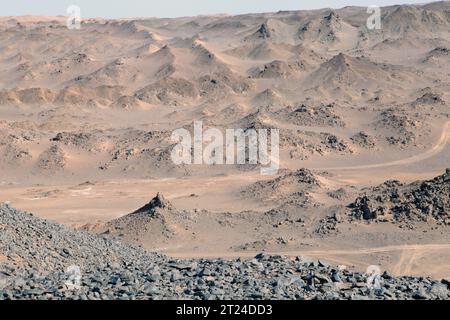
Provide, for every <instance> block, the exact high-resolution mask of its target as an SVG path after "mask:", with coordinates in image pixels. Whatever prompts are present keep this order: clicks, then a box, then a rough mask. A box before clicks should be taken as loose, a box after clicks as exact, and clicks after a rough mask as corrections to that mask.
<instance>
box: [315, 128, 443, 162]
mask: <svg viewBox="0 0 450 320" xmlns="http://www.w3.org/2000/svg"><path fill="white" fill-rule="evenodd" d="M449 137H450V121H447V122H446V123H445V124H444V128H443V130H442V133H441V136H440V137H439V140H438V141H437V142H436V143H435V145H434V146H433V147H432V148H431V149H428V150H427V151H425V152H423V153H420V154H417V155H414V156H412V157H408V158H405V159H400V160H395V161H389V162H382V163H374V164H364V165H358V166H345V167H328V168H314V169H315V170H362V169H373V168H382V167H390V166H400V165H407V164H411V163H416V162H419V161H422V160H425V159H428V158H431V157H432V156H435V155H436V154H438V153H440V152H442V150H444V148H445V146H446V144H447V141H448V140H449Z"/></svg>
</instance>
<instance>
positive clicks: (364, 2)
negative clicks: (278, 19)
mask: <svg viewBox="0 0 450 320" xmlns="http://www.w3.org/2000/svg"><path fill="white" fill-rule="evenodd" d="M425 2H430V1H427V0H419V1H416V0H334V1H332V0H158V1H156V0H0V16H17V15H66V8H67V7H68V6H69V5H72V4H75V5H78V6H79V7H80V8H81V13H82V16H83V17H105V18H117V17H177V16H193V15H199V14H213V13H231V14H236V13H249V12H269V11H278V10H306V9H317V8H324V7H332V8H340V7H344V6H348V5H358V6H369V5H380V6H383V5H390V4H400V3H425Z"/></svg>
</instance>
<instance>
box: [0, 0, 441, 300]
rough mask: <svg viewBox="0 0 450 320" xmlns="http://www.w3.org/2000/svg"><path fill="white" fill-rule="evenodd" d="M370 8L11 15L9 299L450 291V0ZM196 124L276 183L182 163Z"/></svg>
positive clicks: (1, 45)
mask: <svg viewBox="0 0 450 320" xmlns="http://www.w3.org/2000/svg"><path fill="white" fill-rule="evenodd" d="M369 16H370V14H368V13H367V8H363V7H345V8H341V9H320V10H312V11H279V12H274V13H263V14H244V15H235V16H232V15H210V16H208V15H207V16H197V17H182V18H171V19H169V18H140V19H101V18H96V19H84V20H83V21H82V24H81V28H80V29H69V28H67V26H66V18H65V17H32V16H24V17H0V72H1V75H2V76H1V77H0V133H1V134H0V201H1V202H4V203H3V204H2V205H1V206H0V299H28V298H38V299H53V298H55V299H148V298H153V299H165V298H189V299H193V298H194V299H210V298H219V299H220V298H237V299H240V298H252V299H275V298H278V299H366V298H369V299H448V298H449V297H450V292H449V288H450V283H449V281H450V280H449V279H450V233H449V230H450V229H449V227H450V161H449V159H450V138H449V137H450V2H447V1H441V2H433V3H428V4H423V5H396V6H389V7H382V8H381V26H380V28H379V29H369V28H368V27H367V24H366V22H367V19H368V18H369ZM194 121H202V123H203V127H204V129H207V128H217V129H219V130H223V131H225V130H226V129H242V130H244V132H246V131H247V130H249V129H278V130H279V134H280V137H279V138H280V139H279V140H280V141H279V142H280V144H279V148H280V157H279V166H280V168H279V170H278V172H277V173H276V174H275V175H261V173H260V170H259V168H260V167H261V166H260V165H259V164H256V165H255V164H224V165H220V164H216V165H206V164H193V165H189V164H175V163H174V162H173V161H172V159H171V152H172V149H173V147H174V145H175V144H176V142H174V141H173V140H172V139H171V135H172V132H173V131H174V130H176V129H179V128H185V129H187V130H189V131H190V132H192V130H193V124H194ZM25 211H26V212H25ZM27 212H32V213H33V214H30V213H27ZM73 265H75V266H77V267H79V268H80V269H81V272H82V275H83V278H82V284H81V288H78V289H77V290H73V288H72V289H70V288H67V285H64V283H65V281H66V280H67V278H68V277H69V274H68V273H67V268H68V267H70V266H73ZM369 266H378V267H379V268H380V270H381V274H380V277H379V281H381V287H379V288H377V289H376V290H374V289H370V288H368V287H367V286H366V285H365V284H366V280H367V278H368V274H367V268H368V267H369Z"/></svg>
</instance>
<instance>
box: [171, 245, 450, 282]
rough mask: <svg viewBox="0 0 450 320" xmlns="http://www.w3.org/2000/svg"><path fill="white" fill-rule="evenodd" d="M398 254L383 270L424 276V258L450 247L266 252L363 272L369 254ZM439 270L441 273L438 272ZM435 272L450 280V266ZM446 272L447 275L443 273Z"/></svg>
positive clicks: (234, 255) (232, 255) (226, 255)
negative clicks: (421, 265)
mask: <svg viewBox="0 0 450 320" xmlns="http://www.w3.org/2000/svg"><path fill="white" fill-rule="evenodd" d="M397 252H398V254H399V256H398V257H399V258H398V260H396V258H394V261H393V263H392V264H391V265H389V266H384V267H385V269H386V270H389V271H390V272H392V273H393V274H395V275H412V274H414V273H416V274H423V273H424V270H418V269H417V264H415V263H416V262H417V260H418V259H419V258H421V257H423V256H426V255H427V254H428V255H431V257H433V255H434V257H435V256H436V255H440V254H442V253H443V252H450V244H405V245H393V246H383V247H373V248H358V249H345V250H341V249H338V250H334V249H328V250H304V251H299V250H295V251H276V252H272V251H266V252H265V253H267V254H273V255H282V256H288V257H297V256H303V257H311V258H312V257H315V258H318V259H323V260H325V261H329V262H333V263H338V264H345V265H355V266H356V265H358V267H359V269H361V268H362V269H364V268H365V267H367V260H366V259H364V258H362V257H363V256H364V255H370V254H383V253H384V254H392V255H393V257H396V255H395V254H397ZM258 253H259V252H257V251H246V252H239V253H233V252H221V253H191V252H182V253H181V252H177V253H176V252H170V253H168V254H169V255H171V256H174V257H177V258H217V257H221V258H237V257H241V258H248V257H253V256H255V255H256V254H258ZM425 268H426V270H427V272H428V273H430V274H431V273H432V272H433V270H432V269H433V267H432V266H425ZM438 269H439V270H438ZM438 269H436V270H434V272H436V275H439V276H440V277H449V276H450V273H448V272H447V271H445V270H447V269H450V265H441V266H439V268H438ZM427 272H425V273H427ZM442 272H444V273H442Z"/></svg>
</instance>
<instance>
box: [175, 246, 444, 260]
mask: <svg viewBox="0 0 450 320" xmlns="http://www.w3.org/2000/svg"><path fill="white" fill-rule="evenodd" d="M443 249H444V250H445V249H449V250H450V243H448V244H447V243H442V244H435V243H433V244H404V245H395V246H383V247H371V248H358V249H345V250H341V249H337V250H335V249H328V250H302V251H299V250H294V251H276V252H271V251H265V253H267V254H275V255H284V256H288V257H296V256H311V257H315V256H334V255H361V254H371V253H383V252H392V251H405V250H407V251H408V250H413V251H432V250H443ZM259 252H260V251H245V252H239V253H234V252H220V253H218V252H214V253H204V252H202V253H198V254H196V253H191V252H187V253H186V252H171V253H170V254H171V255H173V256H176V257H180V258H181V257H184V258H187V257H189V258H195V257H219V256H220V257H230V258H231V257H238V256H239V257H252V256H254V255H256V254H258V253H259Z"/></svg>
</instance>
